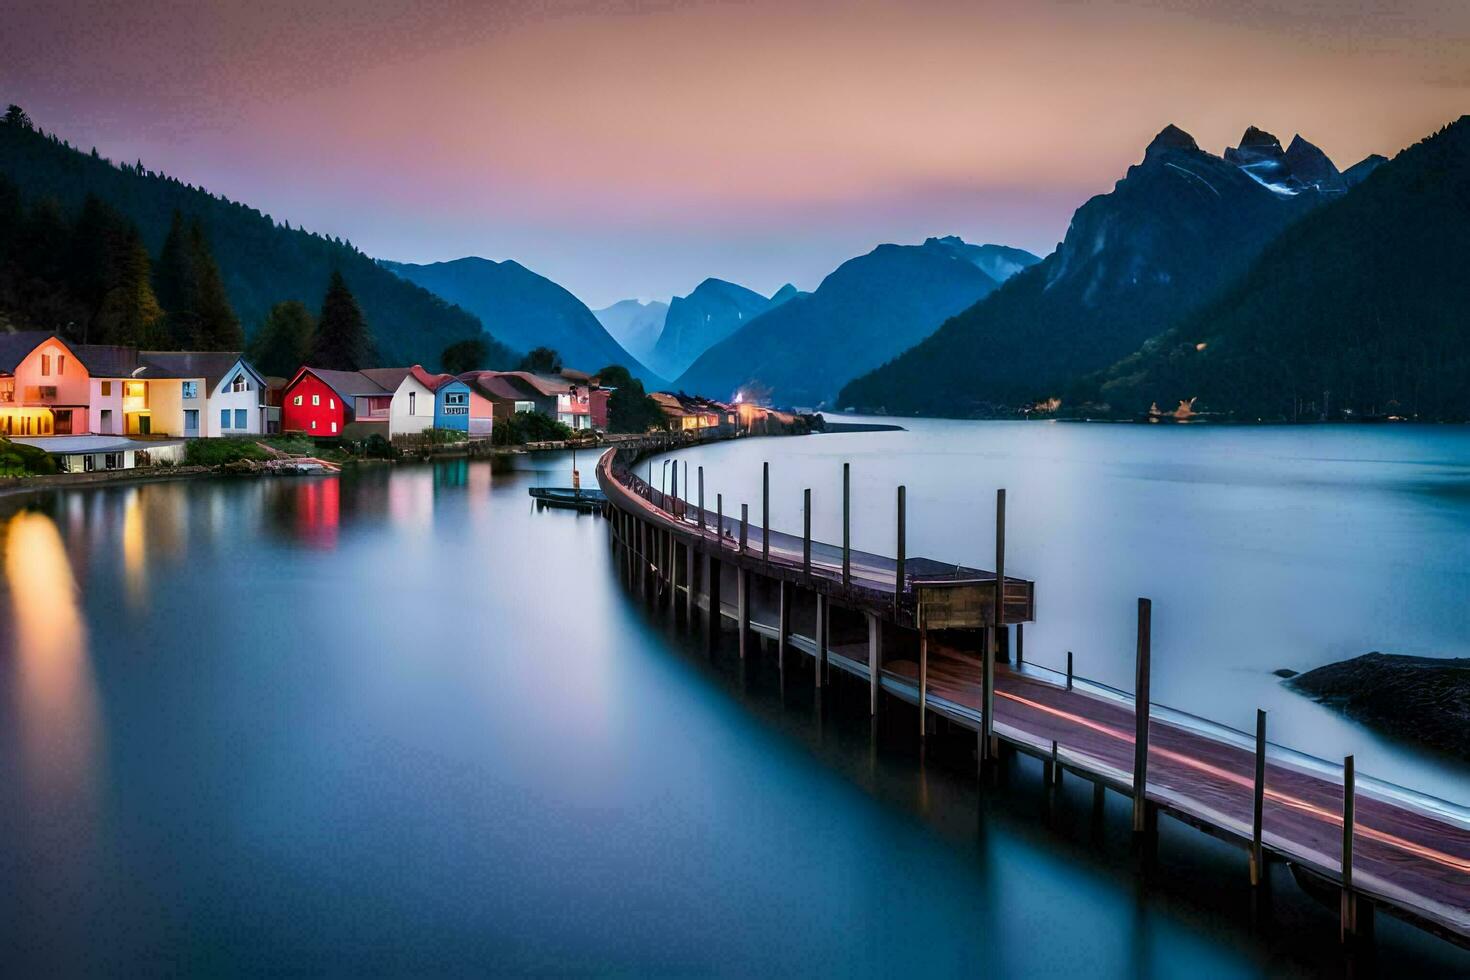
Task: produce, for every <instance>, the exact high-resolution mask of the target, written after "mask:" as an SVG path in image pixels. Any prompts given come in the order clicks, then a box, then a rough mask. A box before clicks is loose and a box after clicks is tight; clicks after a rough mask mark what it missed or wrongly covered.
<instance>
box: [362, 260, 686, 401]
mask: <svg viewBox="0 0 1470 980" xmlns="http://www.w3.org/2000/svg"><path fill="white" fill-rule="evenodd" d="M381 265H382V266H383V267H384V268H385V269H389V270H391V271H392V272H394V273H396V274H397V275H399V276H402V277H403V278H404V279H406V280H408V281H409V282H412V283H414V284H416V285H418V286H422V287H423V288H424V289H427V290H429V291H430V292H432V293H434V294H435V295H437V296H442V297H443V298H444V299H445V300H447V301H449V302H451V303H455V304H457V305H459V306H461V307H463V308H464V309H466V310H468V311H469V312H471V313H473V314H474V315H475V316H477V317H479V318H480V322H482V323H484V324H486V328H487V329H488V330H490V331H491V332H492V333H494V334H495V336H497V337H499V338H500V339H501V340H502V341H503V342H504V343H506V344H508V345H509V346H510V347H512V348H514V349H516V350H520V351H528V350H531V349H532V348H534V347H550V348H552V349H553V350H555V351H556V352H557V353H559V354H560V355H561V357H562V360H563V361H564V362H565V363H566V364H567V366H569V367H576V368H579V369H581V370H583V371H596V370H598V369H600V368H603V367H606V366H607V365H609V364H621V365H623V366H624V367H626V368H627V369H628V370H629V371H630V372H631V373H632V374H633V375H634V376H635V377H637V378H638V379H639V380H640V381H642V382H644V384H647V385H655V386H656V385H659V384H661V383H662V381H661V379H660V378H659V377H658V376H657V375H656V374H654V372H652V371H650V370H649V369H648V367H647V366H645V365H644V364H643V363H642V362H641V361H640V360H638V359H637V358H635V357H633V356H632V355H631V354H629V353H628V352H627V351H626V350H624V349H623V347H622V346H621V345H620V344H619V343H618V342H617V341H616V340H614V339H613V337H612V335H611V334H610V333H608V332H607V330H606V328H604V327H603V325H602V324H601V323H599V322H598V320H597V317H595V316H593V314H592V311H591V310H589V309H587V307H586V305H585V304H583V303H582V301H581V300H579V299H577V297H575V296H573V295H572V294H571V293H569V292H567V290H565V289H563V288H562V287H561V286H558V285H557V284H556V283H554V282H552V281H551V280H550V279H547V278H546V277H544V276H540V275H537V274H536V273H534V272H532V271H531V270H530V269H527V268H526V267H525V266H523V265H521V264H520V263H519V262H515V261H513V260H510V259H507V260H505V261H503V262H494V261H491V260H490V259H482V258H478V257H468V258H462V259H454V260H453V261H450V262H434V263H432V264H429V265H414V264H411V263H407V262H389V261H386V260H384V261H382V262H381Z"/></svg>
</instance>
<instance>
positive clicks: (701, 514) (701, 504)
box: [699, 466, 704, 534]
mask: <svg viewBox="0 0 1470 980" xmlns="http://www.w3.org/2000/svg"><path fill="white" fill-rule="evenodd" d="M699 533H700V534H704V467H703V466H701V467H700V468H699Z"/></svg>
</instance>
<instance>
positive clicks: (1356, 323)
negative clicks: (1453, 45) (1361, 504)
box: [1084, 116, 1470, 420]
mask: <svg viewBox="0 0 1470 980" xmlns="http://www.w3.org/2000/svg"><path fill="white" fill-rule="evenodd" d="M1381 160H1382V158H1379V162H1380V163H1381V165H1377V166H1374V167H1372V168H1371V175H1369V176H1366V177H1359V178H1358V179H1357V180H1356V181H1355V180H1349V184H1353V183H1359V184H1360V186H1356V187H1355V188H1354V189H1352V190H1351V191H1350V192H1349V193H1346V194H1343V195H1341V196H1340V197H1339V198H1338V199H1337V200H1335V201H1333V202H1331V203H1330V204H1328V205H1327V206H1324V207H1322V208H1319V209H1317V210H1314V211H1313V212H1312V213H1310V214H1308V215H1306V216H1305V217H1303V218H1302V219H1301V220H1300V221H1298V222H1297V223H1296V224H1294V225H1292V226H1291V227H1290V228H1288V229H1287V230H1286V231H1285V232H1284V233H1283V234H1282V235H1280V236H1279V237H1278V238H1277V239H1276V240H1275V241H1273V242H1272V243H1271V244H1270V245H1269V246H1268V247H1267V248H1266V249H1265V251H1264V252H1262V253H1261V255H1260V256H1259V257H1258V258H1257V259H1256V260H1255V262H1254V263H1253V264H1252V265H1251V266H1250V267H1249V268H1248V269H1246V271H1245V272H1244V274H1243V275H1241V276H1240V277H1238V278H1237V279H1236V280H1235V281H1234V282H1232V283H1231V284H1230V285H1229V287H1228V288H1226V289H1225V290H1224V291H1223V292H1222V293H1221V294H1220V295H1219V296H1218V297H1217V298H1215V299H1214V300H1212V301H1211V302H1209V303H1207V304H1205V305H1204V306H1202V307H1201V308H1199V309H1198V310H1196V311H1194V312H1192V313H1190V314H1188V315H1186V316H1185V317H1184V318H1183V319H1182V320H1181V321H1180V322H1179V323H1178V324H1177V325H1175V326H1174V327H1172V328H1171V329H1169V330H1167V331H1165V332H1164V333H1162V334H1161V335H1160V336H1158V337H1156V338H1153V339H1151V340H1150V341H1149V342H1148V343H1146V344H1145V345H1144V346H1143V347H1142V349H1140V350H1139V351H1137V352H1135V353H1134V354H1133V355H1131V356H1129V357H1127V358H1125V359H1124V360H1122V361H1120V362H1119V363H1117V364H1115V365H1113V366H1112V367H1111V368H1109V369H1108V370H1106V371H1105V372H1102V373H1101V374H1100V375H1098V376H1097V377H1095V378H1094V379H1091V381H1092V387H1091V388H1090V389H1089V390H1087V391H1086V394H1085V395H1084V398H1085V399H1086V400H1087V401H1090V402H1091V404H1092V406H1093V407H1094V409H1095V410H1099V411H1102V410H1109V411H1111V412H1113V413H1115V414H1120V415H1124V416H1133V415H1137V414H1140V413H1142V412H1144V411H1146V410H1147V409H1148V408H1150V407H1151V406H1152V405H1155V404H1156V405H1157V406H1158V407H1159V408H1160V409H1161V410H1163V411H1164V412H1174V411H1179V410H1180V406H1182V407H1183V410H1182V411H1180V414H1181V415H1186V416H1187V415H1189V414H1190V413H1219V414H1224V415H1229V416H1233V417H1235V418H1244V419H1285V420H1298V419H1319V418H1341V417H1344V416H1346V417H1359V418H1361V417H1382V416H1400V417H1422V418H1429V419H1470V384H1467V382H1470V343H1467V342H1470V326H1467V320H1466V314H1465V311H1466V310H1467V309H1470V276H1467V275H1466V274H1465V256H1466V255H1470V116H1462V117H1460V119H1459V120H1458V121H1456V122H1455V123H1453V124H1451V125H1449V126H1447V127H1445V128H1444V129H1443V130H1441V131H1440V132H1438V133H1436V134H1435V135H1433V136H1431V137H1429V138H1427V139H1425V140H1423V141H1422V142H1420V143H1418V144H1416V145H1414V146H1411V147H1409V148H1408V149H1406V150H1404V151H1403V152H1402V153H1400V154H1399V155H1398V156H1396V157H1395V158H1394V159H1393V160H1392V161H1390V162H1387V163H1382V162H1381ZM1349 173H1352V171H1349Z"/></svg>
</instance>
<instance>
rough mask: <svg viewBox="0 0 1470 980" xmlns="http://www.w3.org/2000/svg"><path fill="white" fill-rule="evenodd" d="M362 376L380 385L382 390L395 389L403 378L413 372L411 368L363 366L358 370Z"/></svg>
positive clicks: (401, 382)
mask: <svg viewBox="0 0 1470 980" xmlns="http://www.w3.org/2000/svg"><path fill="white" fill-rule="evenodd" d="M358 373H359V374H361V375H362V376H363V377H364V378H367V379H368V380H369V381H372V382H374V383H375V384H378V385H380V386H381V387H382V388H383V390H384V391H390V392H391V391H397V390H398V386H399V385H401V384H403V379H404V378H406V377H408V376H409V375H410V374H412V373H413V369H412V368H363V369H362V370H361V371H359V372H358Z"/></svg>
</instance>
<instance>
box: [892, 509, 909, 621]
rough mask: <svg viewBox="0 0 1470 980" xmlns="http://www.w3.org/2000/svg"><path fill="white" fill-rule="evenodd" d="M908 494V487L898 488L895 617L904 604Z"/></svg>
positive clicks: (894, 589) (894, 590) (894, 593)
mask: <svg viewBox="0 0 1470 980" xmlns="http://www.w3.org/2000/svg"><path fill="white" fill-rule="evenodd" d="M907 492H908V491H907V488H906V487H902V486H900V487H899V488H898V557H897V567H896V568H895V569H894V582H893V584H894V588H893V611H894V613H895V615H896V614H897V613H898V610H899V607H900V606H901V605H902V603H903V585H904V568H903V563H904V557H905V555H904V546H905V544H906V540H905V527H904V501H905V497H906V496H907Z"/></svg>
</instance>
